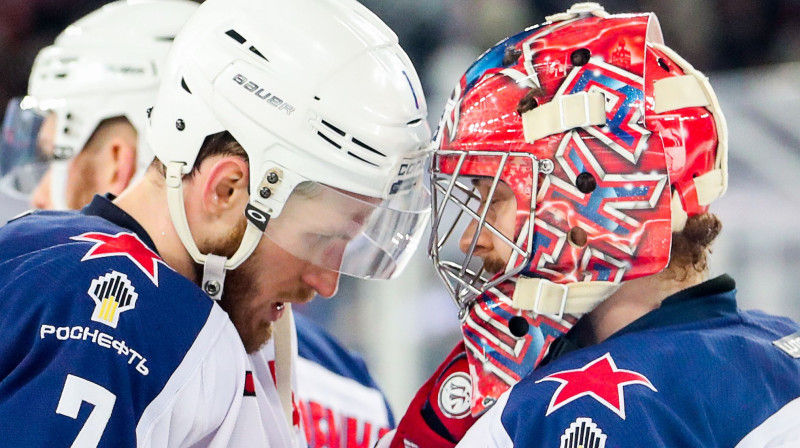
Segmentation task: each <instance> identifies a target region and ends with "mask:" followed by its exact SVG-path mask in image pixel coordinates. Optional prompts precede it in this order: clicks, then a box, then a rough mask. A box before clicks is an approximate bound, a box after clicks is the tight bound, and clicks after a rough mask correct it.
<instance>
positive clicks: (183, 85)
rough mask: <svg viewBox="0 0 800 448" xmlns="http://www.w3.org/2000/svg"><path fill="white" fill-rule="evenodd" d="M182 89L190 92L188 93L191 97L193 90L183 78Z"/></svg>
mask: <svg viewBox="0 0 800 448" xmlns="http://www.w3.org/2000/svg"><path fill="white" fill-rule="evenodd" d="M181 87H183V90H185V91H186V92H188V93H189V95H191V94H192V91H191V90H189V86H187V85H186V80H185V79H183V78H182V77H181Z"/></svg>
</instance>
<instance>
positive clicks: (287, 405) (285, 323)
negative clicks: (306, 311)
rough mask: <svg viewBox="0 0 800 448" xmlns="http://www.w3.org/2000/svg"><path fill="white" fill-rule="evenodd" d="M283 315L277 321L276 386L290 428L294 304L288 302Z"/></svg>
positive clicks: (275, 334) (275, 336)
mask: <svg viewBox="0 0 800 448" xmlns="http://www.w3.org/2000/svg"><path fill="white" fill-rule="evenodd" d="M285 307H286V308H285V309H284V311H283V316H281V318H280V319H278V320H277V322H275V324H274V325H275V327H274V328H275V333H274V336H273V337H274V338H275V386H276V388H277V389H278V397H280V399H281V407H283V413H284V416H285V417H286V422H287V423H289V428H292V427H293V426H294V419H293V418H292V414H293V411H294V406H293V405H294V400H292V352H293V347H292V345H293V341H292V321H293V320H294V316H293V315H292V304H291V303H286V304H285Z"/></svg>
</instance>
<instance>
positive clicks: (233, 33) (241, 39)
mask: <svg viewBox="0 0 800 448" xmlns="http://www.w3.org/2000/svg"><path fill="white" fill-rule="evenodd" d="M225 34H226V35H227V36H228V37H230V38H231V39H233V40H235V41H236V42H238V43H239V44H242V45H243V44H244V43H245V42H247V39H245V38H244V36H242V35H241V34H239V33H238V32H236V30H228V31H226V32H225ZM248 50H250V52H251V53H253V54H254V55H256V56H258V57H260V58H261V59H263V60H265V61H267V62H269V59H267V57H266V56H264V55H263V54H262V53H261V52H260V51H258V48H256V47H254V46H253V45H250V48H248Z"/></svg>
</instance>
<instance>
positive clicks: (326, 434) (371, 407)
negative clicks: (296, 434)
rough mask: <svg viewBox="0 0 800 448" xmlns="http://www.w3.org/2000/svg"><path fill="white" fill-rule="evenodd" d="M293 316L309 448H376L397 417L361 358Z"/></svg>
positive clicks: (301, 407)
mask: <svg viewBox="0 0 800 448" xmlns="http://www.w3.org/2000/svg"><path fill="white" fill-rule="evenodd" d="M294 317H295V324H296V327H297V349H298V354H299V359H298V364H297V375H298V384H297V399H298V406H299V410H300V414H301V417H302V419H303V427H304V429H305V434H306V440H307V441H308V445H309V447H311V448H316V447H320V448H321V447H326V446H339V447H341V448H358V447H372V446H374V445H375V443H376V442H377V441H378V438H379V437H380V436H382V435H383V434H385V433H387V432H388V431H389V430H390V429H391V428H393V427H394V418H393V415H392V412H391V409H390V408H389V405H388V403H387V402H386V398H385V397H384V396H383V393H382V392H381V390H380V389H379V388H378V386H377V385H376V383H375V380H373V379H372V376H370V374H369V371H368V370H367V366H366V364H365V363H364V361H363V359H361V357H359V356H358V355H357V354H355V353H353V352H351V351H349V350H347V349H345V348H344V347H342V346H341V344H339V342H337V341H336V340H335V339H334V338H333V336H331V335H330V334H328V333H327V332H325V330H324V329H322V328H321V327H319V326H318V325H316V324H315V323H314V322H312V321H311V320H310V319H308V318H307V317H304V316H303V315H301V314H300V313H295V314H294Z"/></svg>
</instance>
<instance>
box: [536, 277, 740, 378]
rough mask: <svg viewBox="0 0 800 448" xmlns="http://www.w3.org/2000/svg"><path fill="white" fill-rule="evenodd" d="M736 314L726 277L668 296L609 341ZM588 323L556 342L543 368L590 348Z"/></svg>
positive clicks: (732, 286) (729, 279) (732, 287)
mask: <svg viewBox="0 0 800 448" xmlns="http://www.w3.org/2000/svg"><path fill="white" fill-rule="evenodd" d="M736 313H737V306H736V282H735V281H734V280H733V278H732V277H730V276H729V275H727V274H723V275H720V276H719V277H715V278H713V279H711V280H707V281H705V282H703V283H700V284H698V285H695V286H692V287H691V288H687V289H684V290H683V291H679V292H678V293H676V294H673V295H671V296H669V297H667V298H666V299H664V301H663V302H661V306H660V307H659V308H657V309H655V310H653V311H651V312H649V313H647V314H645V315H644V316H642V317H640V318H639V319H637V320H635V321H633V322H632V323H630V324H628V325H627V326H625V327H624V328H622V329H621V330H619V331H617V332H616V333H614V334H613V335H611V337H609V339H612V338H616V337H619V336H622V335H625V334H628V333H636V332H640V331H643V330H649V329H655V328H663V327H668V326H670V325H679V324H688V323H692V322H698V321H703V320H708V319H713V318H718V317H728V316H731V315H733V314H736ZM587 322H588V321H585V320H583V319H581V320H579V321H578V322H577V323H576V324H575V326H574V327H572V329H571V330H570V331H569V332H568V333H567V334H565V335H564V336H562V337H560V338H558V339H557V340H555V341H553V344H552V345H551V346H550V349H549V351H548V353H547V356H545V358H544V359H543V360H542V362H541V364H540V366H543V365H545V364H547V363H549V362H551V361H553V360H555V359H557V358H560V357H561V356H563V355H565V354H567V353H569V352H572V351H575V350H578V349H580V348H583V347H587V346H589V345H591V344H589V343H586V342H585V341H587V340H592V339H593V338H592V337H591V334H590V332H591V331H592V328H591V326H590V325H588V324H587Z"/></svg>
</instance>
